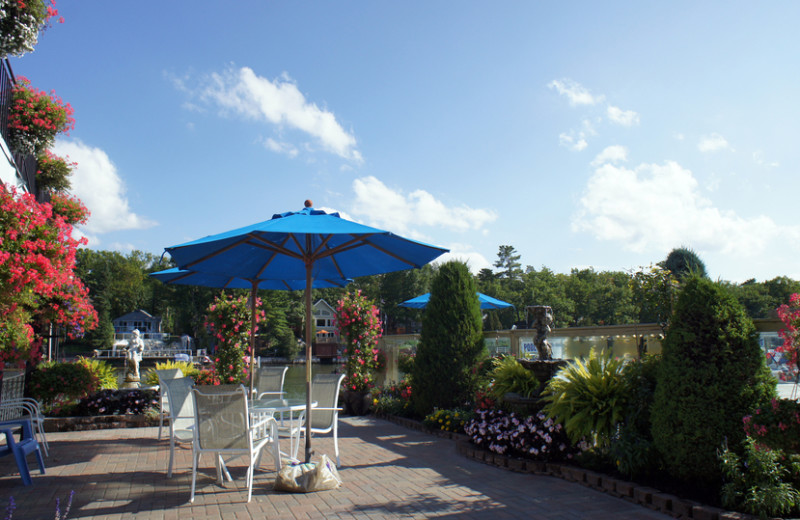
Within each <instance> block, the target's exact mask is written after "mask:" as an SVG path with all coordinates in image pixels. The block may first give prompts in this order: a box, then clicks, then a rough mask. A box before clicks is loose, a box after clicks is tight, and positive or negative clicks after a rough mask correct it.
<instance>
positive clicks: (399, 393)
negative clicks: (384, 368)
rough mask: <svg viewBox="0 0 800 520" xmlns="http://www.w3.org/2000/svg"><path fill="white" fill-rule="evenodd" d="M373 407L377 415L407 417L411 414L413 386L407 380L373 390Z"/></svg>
mask: <svg viewBox="0 0 800 520" xmlns="http://www.w3.org/2000/svg"><path fill="white" fill-rule="evenodd" d="M372 407H373V410H374V411H375V412H376V413H382V414H386V415H397V416H399V417H407V416H409V415H410V414H411V384H410V383H409V382H408V380H407V379H403V380H401V381H400V382H399V383H390V384H388V385H385V386H383V387H382V388H373V389H372Z"/></svg>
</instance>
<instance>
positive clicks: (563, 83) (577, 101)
mask: <svg viewBox="0 0 800 520" xmlns="http://www.w3.org/2000/svg"><path fill="white" fill-rule="evenodd" d="M547 86H548V87H550V88H551V89H556V90H557V91H558V93H559V94H561V95H562V96H566V98H567V100H568V101H569V104H570V105H571V106H578V105H596V104H597V103H600V102H602V101H603V99H605V98H604V97H603V96H595V95H592V93H591V92H589V90H588V89H587V88H586V87H584V86H583V85H581V84H580V83H578V82H576V81H572V80H571V79H561V80H558V79H556V80H553V81H551V82H550V83H549V84H548V85H547Z"/></svg>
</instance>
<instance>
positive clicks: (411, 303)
mask: <svg viewBox="0 0 800 520" xmlns="http://www.w3.org/2000/svg"><path fill="white" fill-rule="evenodd" d="M430 299H431V293H425V294H422V295H420V296H417V297H416V298H411V299H410V300H406V301H404V302H403V303H400V304H399V305H400V307H408V308H410V309H424V308H425V307H427V306H428V301H430ZM478 301H480V302H481V309H484V310H497V309H508V308H510V307H513V305H512V304H510V303H507V302H504V301H502V300H498V299H497V298H492V297H491V296H486V295H485V294H483V293H478Z"/></svg>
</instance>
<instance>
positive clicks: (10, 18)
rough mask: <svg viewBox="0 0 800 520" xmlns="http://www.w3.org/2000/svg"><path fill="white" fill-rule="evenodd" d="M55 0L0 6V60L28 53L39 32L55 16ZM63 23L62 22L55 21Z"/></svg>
mask: <svg viewBox="0 0 800 520" xmlns="http://www.w3.org/2000/svg"><path fill="white" fill-rule="evenodd" d="M55 5H56V3H55V0H8V1H5V2H2V3H1V4H0V58H6V57H8V56H22V55H23V54H25V53H26V52H31V51H32V50H33V48H34V46H36V42H37V41H38V40H39V31H41V30H43V29H45V28H47V27H48V26H49V24H50V21H51V20H52V19H53V18H54V17H56V16H58V10H57V9H56V8H55ZM58 21H59V23H64V19H63V18H59V19H58Z"/></svg>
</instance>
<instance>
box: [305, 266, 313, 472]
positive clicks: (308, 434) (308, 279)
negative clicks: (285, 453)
mask: <svg viewBox="0 0 800 520" xmlns="http://www.w3.org/2000/svg"><path fill="white" fill-rule="evenodd" d="M311 267H312V263H311V262H309V261H307V262H306V460H305V461H306V462H311Z"/></svg>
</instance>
